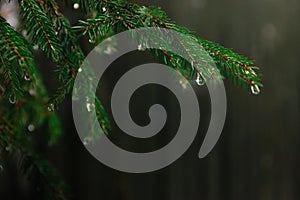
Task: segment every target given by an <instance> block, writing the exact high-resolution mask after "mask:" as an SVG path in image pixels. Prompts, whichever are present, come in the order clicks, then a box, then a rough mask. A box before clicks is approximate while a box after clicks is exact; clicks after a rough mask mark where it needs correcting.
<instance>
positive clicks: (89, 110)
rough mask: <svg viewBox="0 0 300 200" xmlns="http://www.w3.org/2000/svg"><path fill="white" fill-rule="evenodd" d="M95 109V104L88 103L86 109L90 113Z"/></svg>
mask: <svg viewBox="0 0 300 200" xmlns="http://www.w3.org/2000/svg"><path fill="white" fill-rule="evenodd" d="M94 108H95V104H92V103H87V104H86V109H87V111H88V112H92V111H93V110H94Z"/></svg>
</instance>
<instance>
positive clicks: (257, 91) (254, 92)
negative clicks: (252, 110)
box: [251, 85, 260, 95]
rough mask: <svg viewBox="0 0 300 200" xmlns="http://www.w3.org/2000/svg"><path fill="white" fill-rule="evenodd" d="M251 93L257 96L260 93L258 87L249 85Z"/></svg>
mask: <svg viewBox="0 0 300 200" xmlns="http://www.w3.org/2000/svg"><path fill="white" fill-rule="evenodd" d="M251 92H252V94H255V95H258V94H259V93H260V89H259V87H258V85H251Z"/></svg>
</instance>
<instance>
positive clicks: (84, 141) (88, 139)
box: [83, 137, 91, 145]
mask: <svg viewBox="0 0 300 200" xmlns="http://www.w3.org/2000/svg"><path fill="white" fill-rule="evenodd" d="M90 141H91V140H90V138H88V137H86V138H84V139H83V144H84V145H88V144H90Z"/></svg>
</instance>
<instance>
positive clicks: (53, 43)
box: [19, 0, 63, 62]
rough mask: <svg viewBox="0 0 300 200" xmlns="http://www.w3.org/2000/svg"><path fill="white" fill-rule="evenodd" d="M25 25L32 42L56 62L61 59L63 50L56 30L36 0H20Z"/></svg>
mask: <svg viewBox="0 0 300 200" xmlns="http://www.w3.org/2000/svg"><path fill="white" fill-rule="evenodd" d="M19 3H20V7H21V13H22V16H23V20H24V22H23V25H24V28H26V30H27V33H28V36H29V38H30V40H31V42H33V43H35V44H37V45H38V46H39V48H40V49H41V50H42V51H43V52H44V53H45V55H46V56H47V57H49V58H51V59H52V60H53V61H54V62H56V61H58V60H59V57H60V55H61V53H62V52H63V50H62V46H61V45H60V44H59V41H58V39H57V37H56V34H55V31H54V29H53V26H52V24H51V22H50V20H49V19H48V18H47V16H46V14H45V13H44V12H43V11H42V9H41V8H40V7H39V5H38V3H37V2H36V1H34V0H19Z"/></svg>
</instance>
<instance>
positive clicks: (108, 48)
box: [104, 46, 114, 55]
mask: <svg viewBox="0 0 300 200" xmlns="http://www.w3.org/2000/svg"><path fill="white" fill-rule="evenodd" d="M113 52H114V48H113V47H112V46H108V47H107V48H106V49H105V50H104V53H105V54H107V55H111V54H113Z"/></svg>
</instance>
